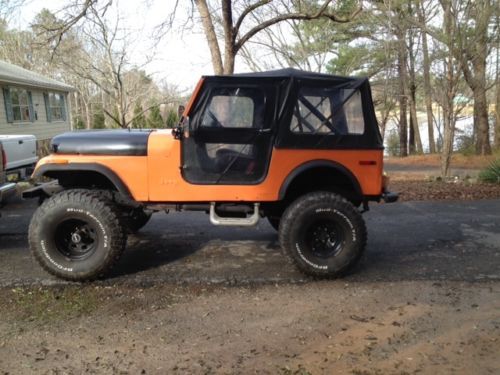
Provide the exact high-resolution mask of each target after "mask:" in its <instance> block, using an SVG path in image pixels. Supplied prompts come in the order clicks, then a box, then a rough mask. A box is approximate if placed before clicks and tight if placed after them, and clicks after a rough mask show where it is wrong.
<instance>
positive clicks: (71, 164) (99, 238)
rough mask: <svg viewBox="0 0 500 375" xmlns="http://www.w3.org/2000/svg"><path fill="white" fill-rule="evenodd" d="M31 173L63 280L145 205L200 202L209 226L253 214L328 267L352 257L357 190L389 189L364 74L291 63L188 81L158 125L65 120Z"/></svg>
mask: <svg viewBox="0 0 500 375" xmlns="http://www.w3.org/2000/svg"><path fill="white" fill-rule="evenodd" d="M51 147H52V154H51V155H50V156H48V157H46V158H43V159H42V160H40V162H39V163H38V165H37V167H36V170H35V172H34V174H33V177H41V176H45V177H49V178H53V179H55V180H56V181H54V182H52V183H49V184H44V185H40V186H37V187H35V188H33V189H31V190H29V191H27V192H25V193H24V196H25V197H39V198H40V199H41V200H42V201H43V203H42V204H41V205H40V207H39V208H38V209H37V210H36V212H35V214H34V215H33V218H32V220H31V224H30V228H29V243H30V247H31V250H32V252H33V254H34V256H35V258H36V259H37V261H38V262H39V263H40V265H41V266H42V267H43V268H44V269H45V270H47V271H48V272H50V273H51V274H53V275H55V276H58V277H60V278H63V279H67V280H91V279H95V278H98V277H101V276H102V275H104V274H105V273H106V272H107V271H109V269H110V268H111V267H112V266H113V264H114V263H115V262H116V261H117V260H118V259H119V257H120V255H121V253H122V252H123V250H124V248H125V244H126V240H127V233H129V232H134V231H137V230H139V229H140V228H141V227H142V226H143V225H144V224H145V223H146V222H147V221H148V220H149V218H150V216H151V214H152V213H154V212H157V211H167V212H168V211H169V210H176V211H187V210H198V211H205V212H207V213H209V215H210V221H211V222H212V224H215V225H228V226H235V225H239V226H252V225H255V224H256V223H257V222H258V221H259V219H260V218H262V217H266V218H267V219H268V220H269V222H270V223H271V225H272V226H273V227H274V228H275V229H276V230H278V231H279V239H280V243H281V246H282V248H283V250H284V251H285V253H286V254H287V255H288V256H289V257H290V258H291V259H292V261H293V262H294V263H295V265H296V266H297V267H298V268H299V269H300V270H301V271H303V272H304V273H306V274H308V275H313V276H319V277H334V276H339V275H341V274H342V273H344V272H345V271H346V270H347V269H348V268H349V267H350V266H352V265H353V264H354V263H355V262H356V261H357V260H358V259H359V258H360V256H361V254H362V252H363V249H364V248H365V244H366V227H365V224H364V221H363V218H362V216H361V210H367V209H368V201H370V200H373V201H379V200H380V199H385V200H386V201H395V200H396V199H397V195H396V194H391V193H388V192H387V191H386V187H385V178H384V177H383V170H382V169H383V145H382V138H381V136H380V133H379V129H378V126H377V120H376V118H375V113H374V110H373V103H372V98H371V92H370V86H369V83H368V80H367V79H364V78H344V77H337V76H331V75H325V74H316V73H309V72H302V71H298V70H293V69H285V70H278V71H270V72H263V73H250V74H236V75H232V76H207V77H203V78H201V80H200V81H199V83H198V85H197V87H196V89H195V91H194V93H193V95H192V97H191V99H190V101H189V103H188V105H187V106H186V110H185V112H184V116H183V118H182V119H181V121H180V124H179V126H178V127H177V128H176V129H174V130H173V131H170V130H107V131H83V132H73V133H65V134H62V135H59V136H57V137H55V138H54V139H53V140H52V145H51Z"/></svg>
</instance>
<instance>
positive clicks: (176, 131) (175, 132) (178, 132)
mask: <svg viewBox="0 0 500 375" xmlns="http://www.w3.org/2000/svg"><path fill="white" fill-rule="evenodd" d="M172 135H173V136H174V139H181V138H182V126H176V127H175V128H173V129H172Z"/></svg>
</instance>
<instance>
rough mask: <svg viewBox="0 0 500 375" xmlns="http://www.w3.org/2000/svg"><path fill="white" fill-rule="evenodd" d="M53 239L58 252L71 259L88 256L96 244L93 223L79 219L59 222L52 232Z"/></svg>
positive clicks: (96, 239) (95, 232)
mask: <svg viewBox="0 0 500 375" xmlns="http://www.w3.org/2000/svg"><path fill="white" fill-rule="evenodd" d="M54 240H55V244H56V248H57V250H58V251H59V253H61V254H62V255H63V256H65V257H66V258H69V259H71V260H82V259H86V258H88V257H89V256H91V255H92V254H93V253H94V251H95V250H96V248H97V245H98V236H97V231H96V228H95V227H94V225H92V223H89V222H87V221H84V220H80V219H69V220H64V221H63V222H61V223H59V224H58V225H57V227H56V230H55V232H54Z"/></svg>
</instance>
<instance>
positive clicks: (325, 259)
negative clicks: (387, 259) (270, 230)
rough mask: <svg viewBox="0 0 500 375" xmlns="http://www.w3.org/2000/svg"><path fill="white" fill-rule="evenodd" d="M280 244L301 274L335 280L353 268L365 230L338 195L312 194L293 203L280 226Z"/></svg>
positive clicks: (350, 205) (360, 251) (352, 210)
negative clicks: (333, 278) (334, 278)
mask: <svg viewBox="0 0 500 375" xmlns="http://www.w3.org/2000/svg"><path fill="white" fill-rule="evenodd" d="M279 235H280V243H281V246H282V248H283V250H284V251H285V253H286V254H287V255H288V256H289V257H290V258H291V259H292V261H293V263H294V264H295V265H296V266H297V267H298V268H299V270H301V271H302V272H303V273H305V274H307V275H311V276H317V277H337V276H340V275H342V274H343V273H344V272H345V271H347V270H348V269H349V268H350V267H352V266H353V265H354V264H355V263H356V262H357V261H358V259H359V258H360V257H361V255H362V253H363V250H364V248H365V245H366V237H367V234H366V226H365V223H364V221H363V218H362V216H361V214H360V213H359V211H358V210H356V208H355V207H354V206H353V205H352V204H351V203H349V202H348V201H346V200H345V199H344V198H342V197H341V196H339V195H336V194H334V193H330V192H314V193H309V194H306V195H304V196H302V197H299V198H298V199H297V200H295V201H294V202H293V203H292V204H291V205H290V206H289V207H288V208H287V210H286V211H285V213H284V215H283V217H282V219H281V224H280V233H279Z"/></svg>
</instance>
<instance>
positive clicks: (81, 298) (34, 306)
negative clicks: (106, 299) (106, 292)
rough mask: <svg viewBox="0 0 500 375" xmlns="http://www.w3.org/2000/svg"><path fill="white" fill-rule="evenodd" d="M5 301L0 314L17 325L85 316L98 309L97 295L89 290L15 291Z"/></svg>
mask: <svg viewBox="0 0 500 375" xmlns="http://www.w3.org/2000/svg"><path fill="white" fill-rule="evenodd" d="M4 297H5V299H7V301H6V302H7V303H6V304H5V305H4V307H3V308H2V309H1V310H7V311H5V312H6V313H7V314H9V313H10V314H9V315H13V318H14V319H15V320H16V321H17V322H33V323H35V324H47V323H51V322H55V321H58V320H61V319H64V320H68V319H71V318H75V317H78V316H81V315H87V314H89V313H91V312H92V311H94V310H95V309H96V308H97V306H98V297H97V295H96V292H95V291H94V290H93V289H89V288H68V287H66V288H35V289H33V288H15V289H12V290H11V291H10V293H8V294H7V295H6V296H4ZM1 310H0V311H1Z"/></svg>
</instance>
